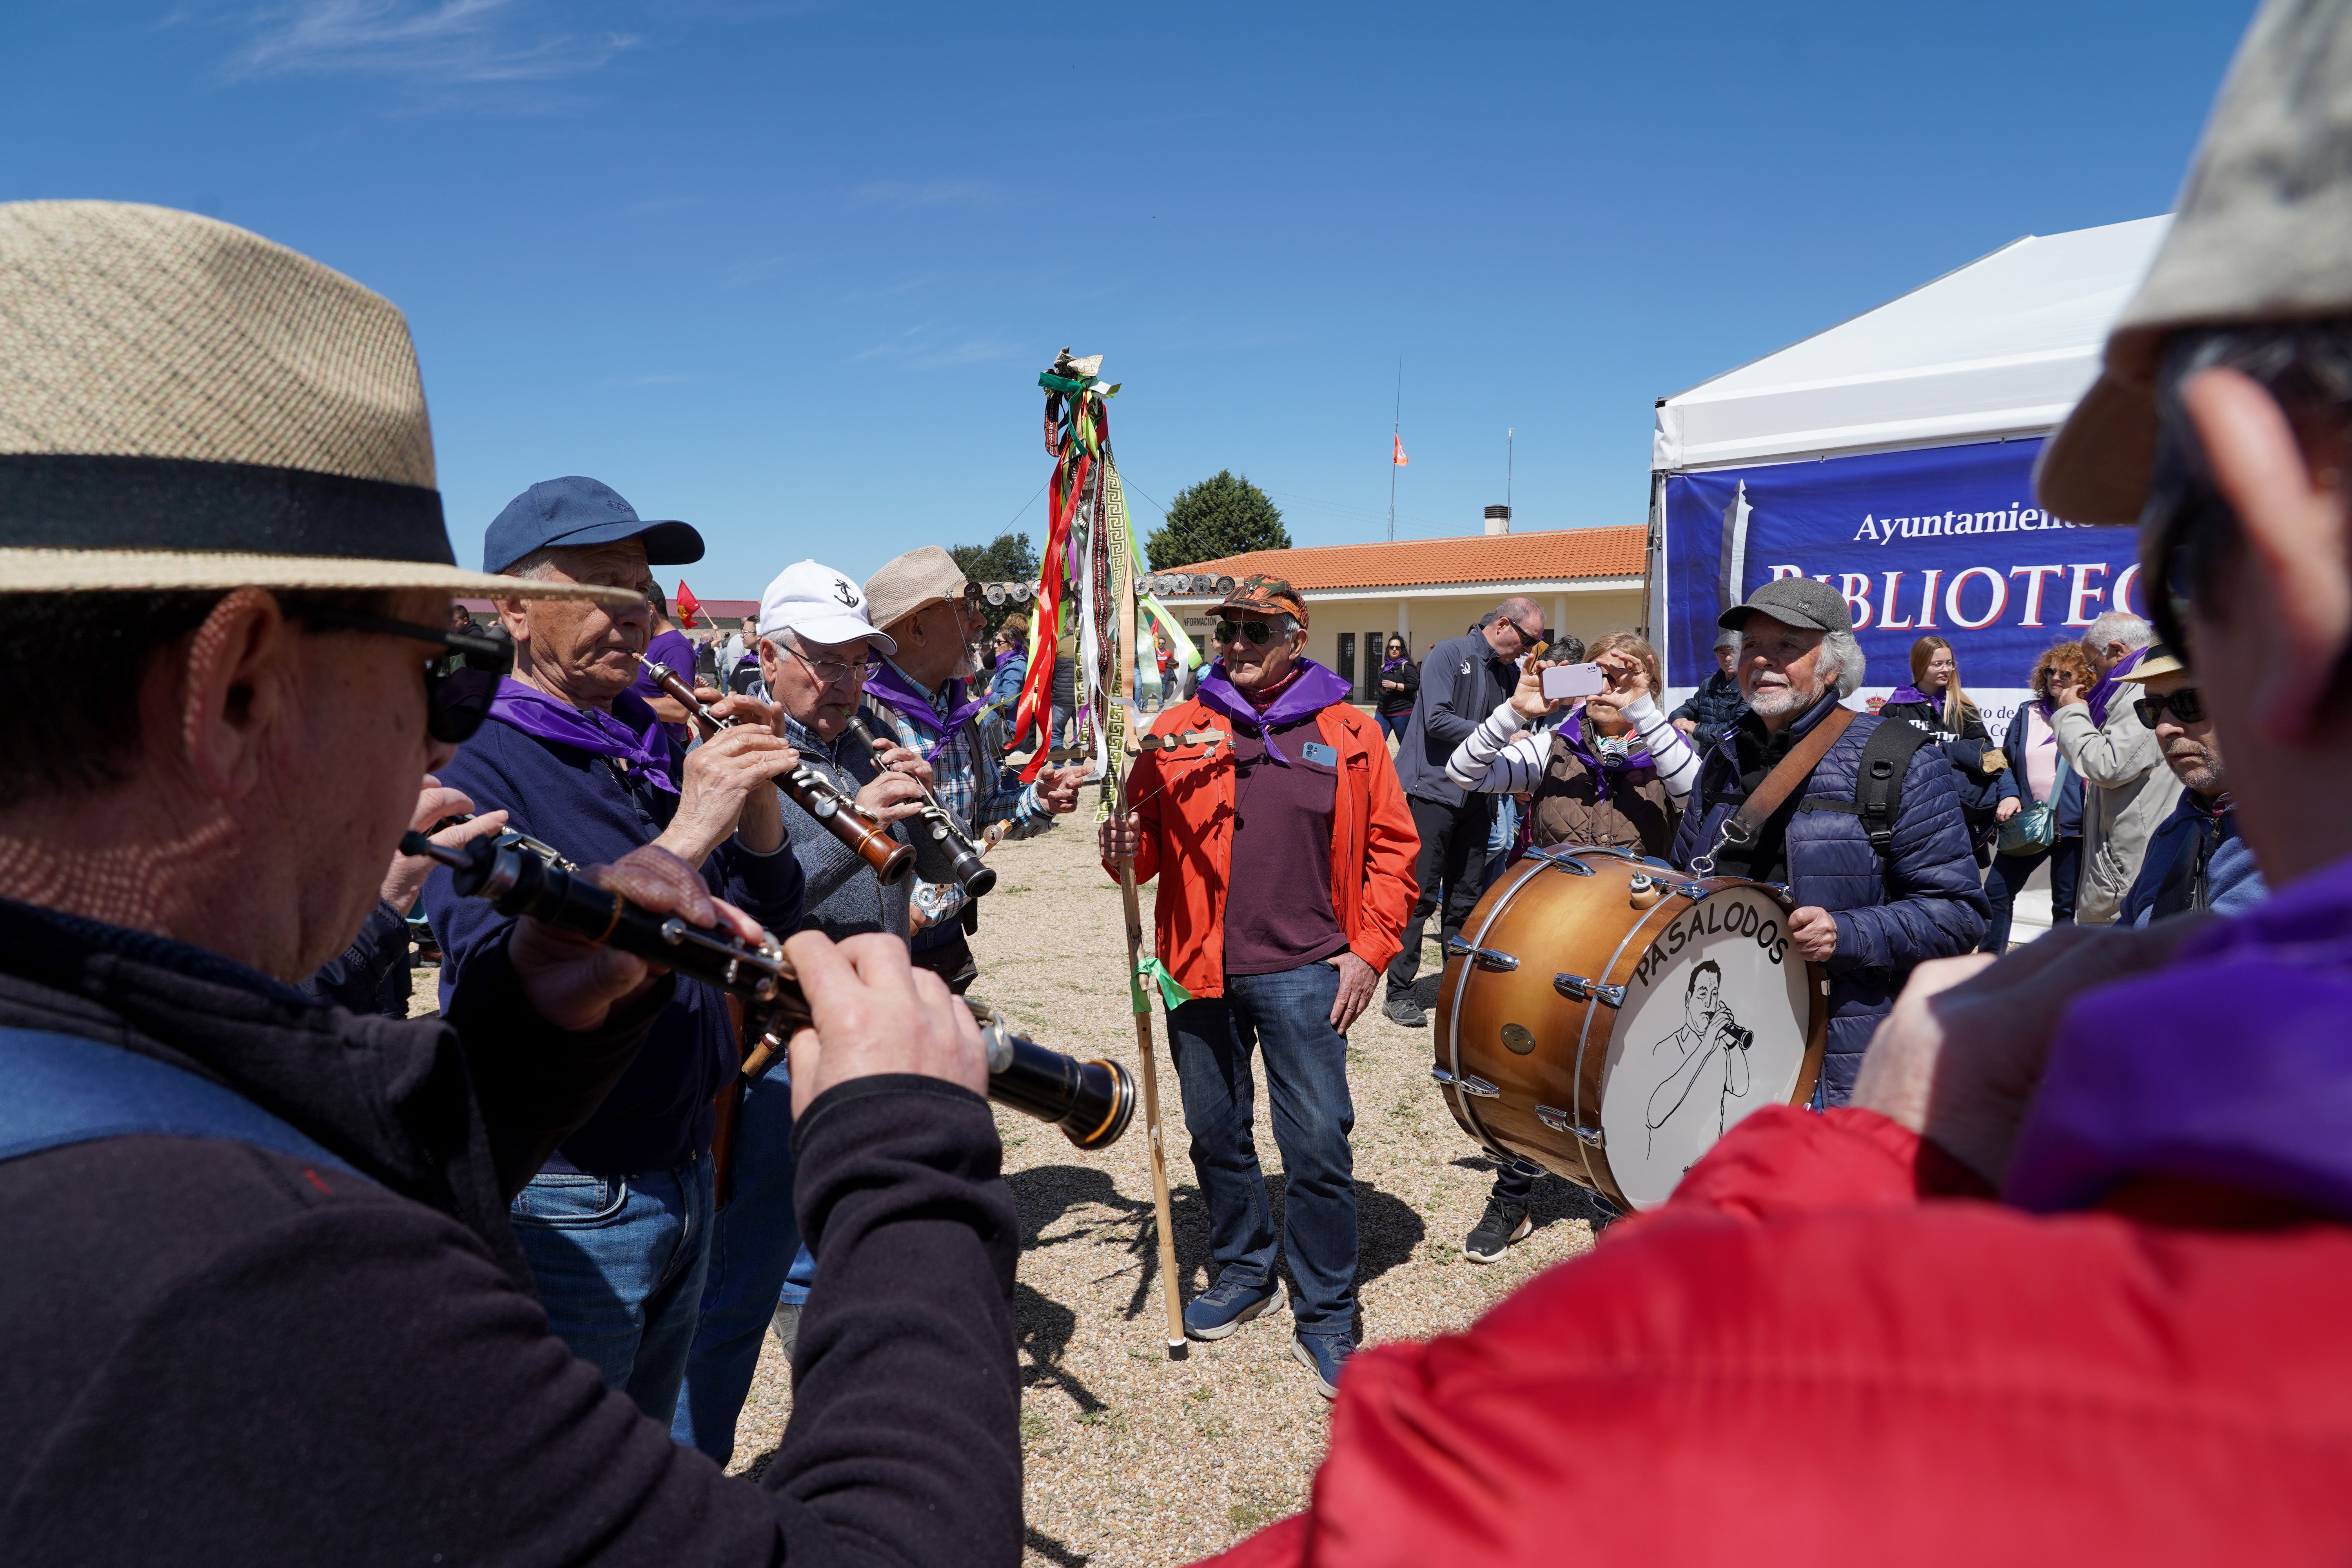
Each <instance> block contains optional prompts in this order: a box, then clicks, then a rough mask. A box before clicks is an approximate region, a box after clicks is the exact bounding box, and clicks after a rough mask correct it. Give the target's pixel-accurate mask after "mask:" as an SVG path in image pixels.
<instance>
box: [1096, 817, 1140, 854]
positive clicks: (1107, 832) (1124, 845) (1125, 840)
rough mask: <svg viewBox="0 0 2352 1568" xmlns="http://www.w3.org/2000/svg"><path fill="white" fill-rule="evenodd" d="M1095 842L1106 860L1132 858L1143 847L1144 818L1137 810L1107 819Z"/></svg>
mask: <svg viewBox="0 0 2352 1568" xmlns="http://www.w3.org/2000/svg"><path fill="white" fill-rule="evenodd" d="M1095 842H1096V844H1097V847H1099V848H1100V849H1101V851H1102V858H1104V859H1106V860H1132V859H1134V858H1136V856H1137V855H1138V854H1139V853H1141V851H1142V849H1143V818H1142V816H1140V815H1139V814H1138V813H1136V812H1132V811H1130V812H1129V813H1128V814H1127V815H1126V816H1121V817H1115V818H1112V819H1110V820H1108V821H1106V822H1105V823H1104V824H1103V825H1102V826H1101V827H1100V828H1098V829H1097V831H1096V834H1095Z"/></svg>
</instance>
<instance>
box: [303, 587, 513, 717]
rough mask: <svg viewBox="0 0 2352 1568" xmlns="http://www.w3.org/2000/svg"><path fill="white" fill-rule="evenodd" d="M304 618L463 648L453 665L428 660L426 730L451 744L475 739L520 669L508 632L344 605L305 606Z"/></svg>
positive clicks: (457, 649) (452, 648) (453, 649)
mask: <svg viewBox="0 0 2352 1568" xmlns="http://www.w3.org/2000/svg"><path fill="white" fill-rule="evenodd" d="M300 618H301V619H302V620H303V621H305V622H307V623H309V624H310V625H312V626H341V627H342V628H343V629H345V630H347V631H354V632H378V633H381V634H383V636H385V637H413V638H415V640H416V641H418V642H423V643H434V644H437V645H438V646H440V647H446V648H447V649H449V650H450V651H451V652H453V653H455V654H457V656H458V658H459V663H458V664H457V666H456V667H455V668H447V669H445V668H442V664H443V662H444V661H443V660H440V659H431V660H428V661H426V663H425V733H426V734H428V735H430V736H432V737H433V738H434V739H435V740H436V741H446V742H449V743H450V744H451V745H456V744H457V743H458V742H461V741H466V740H470V739H471V738H472V737H473V733H474V731H477V730H478V729H480V728H481V727H482V721H483V720H485V719H487V718H488V717H489V716H490V699H492V698H493V697H496V696H497V695H498V694H499V679H500V678H502V677H504V676H506V675H508V674H509V673H511V672H512V670H513V669H514V644H513V643H511V642H509V640H507V639H506V638H504V637H484V636H483V635H481V634H480V633H479V632H458V631H450V630H448V629H446V627H441V626H417V625H415V623H414V622H410V621H394V620H387V619H385V618H384V617H383V616H357V615H351V614H348V613H346V612H344V611H341V610H330V609H311V610H305V611H303V612H302V615H301V616H300Z"/></svg>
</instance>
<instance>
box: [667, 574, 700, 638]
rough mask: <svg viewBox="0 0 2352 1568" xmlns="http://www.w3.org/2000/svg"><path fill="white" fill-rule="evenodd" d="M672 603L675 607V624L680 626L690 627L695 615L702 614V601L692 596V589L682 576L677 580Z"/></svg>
mask: <svg viewBox="0 0 2352 1568" xmlns="http://www.w3.org/2000/svg"><path fill="white" fill-rule="evenodd" d="M672 603H673V604H675V605H677V624H678V625H679V626H688V627H691V626H693V625H694V621H695V617H696V616H699V615H701V614H702V601H701V600H699V599H698V598H696V597H695V596H694V590H693V589H691V588H689V587H688V586H687V585H686V579H685V578H683V577H680V578H679V579H678V580H677V598H676V599H675V600H673V601H672Z"/></svg>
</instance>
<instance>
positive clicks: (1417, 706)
mask: <svg viewBox="0 0 2352 1568" xmlns="http://www.w3.org/2000/svg"><path fill="white" fill-rule="evenodd" d="M1518 683H1519V672H1518V668H1517V666H1516V665H1514V664H1512V663H1511V661H1510V660H1508V659H1507V658H1498V657H1497V656H1496V653H1495V650H1494V648H1493V647H1491V646H1490V645H1489V644H1488V643H1487V641H1486V633H1485V632H1482V631H1473V632H1468V633H1465V634H1464V635H1463V636H1461V637H1448V638H1447V639H1446V640H1445V641H1444V642H1442V643H1439V644H1438V645H1437V646H1436V647H1433V648H1431V649H1430V650H1429V655H1428V657H1427V658H1423V660H1422V661H1421V692H1420V695H1419V698H1418V700H1416V701H1415V702H1414V703H1413V707H1412V723H1410V724H1408V725H1406V726H1405V731H1404V739H1403V740H1402V742H1399V743H1398V745H1397V759H1396V768H1397V782H1398V783H1399V784H1402V785H1403V786H1404V793H1405V794H1407V795H1411V796H1412V798H1414V799H1415V800H1426V801H1434V802H1436V803H1437V804H1438V805H1462V804H1463V802H1464V801H1465V800H1467V799H1469V796H1468V795H1466V794H1465V792H1464V791H1463V788H1462V786H1461V785H1460V784H1455V783H1454V781H1453V780H1452V779H1450V778H1447V777H1446V776H1445V760H1446V759H1447V758H1448V757H1451V756H1452V755H1453V754H1454V747H1456V746H1458V745H1460V744H1461V743H1462V742H1464V741H1466V740H1468V739H1469V738H1470V731H1473V730H1475V729H1476V728H1477V727H1478V724H1479V721H1482V720H1484V719H1485V718H1486V715H1487V714H1489V713H1492V712H1493V711H1494V710H1495V709H1496V705H1498V704H1499V703H1501V702H1502V701H1503V700H1504V699H1505V698H1507V697H1508V696H1510V694H1511V691H1512V689H1514V688H1515V687H1517V685H1518ZM1474 804H1475V805H1477V807H1478V808H1479V809H1480V810H1481V811H1484V810H1485V809H1486V797H1485V796H1483V795H1482V796H1480V797H1479V798H1478V800H1477V801H1476V802H1475V803H1474Z"/></svg>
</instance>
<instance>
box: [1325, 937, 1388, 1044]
mask: <svg viewBox="0 0 2352 1568" xmlns="http://www.w3.org/2000/svg"><path fill="white" fill-rule="evenodd" d="M1324 962H1326V963H1328V964H1330V965H1331V967H1332V968H1334V969H1336V970H1338V971H1339V994H1338V995H1337V996H1335V997H1333V998H1332V999H1331V1026H1332V1027H1333V1028H1334V1029H1337V1030H1338V1031H1339V1033H1341V1034H1343V1035H1344V1034H1346V1033H1347V1032H1348V1030H1349V1027H1350V1026H1353V1025H1354V1023H1355V1022H1356V1020H1357V1019H1359V1018H1360V1017H1362V1016H1364V1009H1365V1008H1367V1007H1369V1006H1370V1005H1372V987H1373V986H1375V985H1377V984H1379V983H1380V978H1381V974H1380V971H1379V970H1377V969H1374V968H1373V967H1372V966H1371V965H1370V964H1369V963H1365V962H1364V961H1363V960H1362V959H1360V958H1358V957H1357V956H1356V955H1355V954H1354V953H1353V952H1341V953H1337V954H1334V955H1333V956H1332V957H1330V958H1328V959H1326V960H1325V961H1324Z"/></svg>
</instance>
